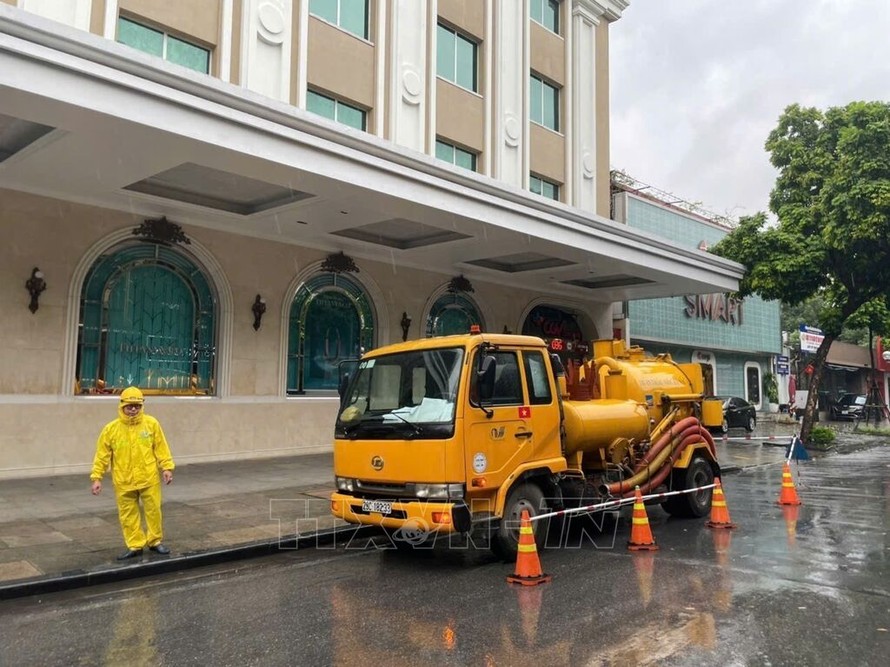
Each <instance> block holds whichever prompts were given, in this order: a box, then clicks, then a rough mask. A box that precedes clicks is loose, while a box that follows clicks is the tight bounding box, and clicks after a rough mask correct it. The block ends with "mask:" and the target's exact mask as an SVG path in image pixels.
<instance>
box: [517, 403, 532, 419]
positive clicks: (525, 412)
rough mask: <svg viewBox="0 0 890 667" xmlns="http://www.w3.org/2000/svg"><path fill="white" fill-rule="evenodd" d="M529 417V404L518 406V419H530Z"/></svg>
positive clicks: (530, 413)
mask: <svg viewBox="0 0 890 667" xmlns="http://www.w3.org/2000/svg"><path fill="white" fill-rule="evenodd" d="M531 417H532V409H531V408H530V407H529V406H527V405H523V406H521V407H520V408H519V418H520V419H531Z"/></svg>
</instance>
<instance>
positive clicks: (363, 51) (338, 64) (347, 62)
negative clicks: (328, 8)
mask: <svg viewBox="0 0 890 667" xmlns="http://www.w3.org/2000/svg"><path fill="white" fill-rule="evenodd" d="M308 48H309V52H308V53H309V55H308V62H307V67H308V80H309V86H310V87H312V88H318V89H320V91H322V92H325V91H326V92H329V93H331V94H333V95H334V96H336V97H338V98H342V99H343V100H344V101H347V102H348V101H352V102H355V103H357V104H358V105H360V106H362V107H364V108H365V109H369V110H372V109H373V108H374V92H375V86H374V84H375V74H374V72H375V68H374V61H375V47H374V46H373V45H372V44H369V43H368V42H366V41H364V40H363V39H358V38H357V37H355V36H354V35H351V34H349V33H347V32H345V31H343V30H338V29H337V28H335V27H334V26H332V25H329V24H328V23H325V22H324V21H320V20H318V19H317V18H315V17H314V16H310V17H309V40H308ZM368 127H371V125H370V123H369V125H368Z"/></svg>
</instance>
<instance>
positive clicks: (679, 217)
mask: <svg viewBox="0 0 890 667" xmlns="http://www.w3.org/2000/svg"><path fill="white" fill-rule="evenodd" d="M652 192H656V190H655V189H654V188H651V187H648V186H644V185H642V184H639V183H635V182H633V181H632V179H628V178H627V177H622V175H620V174H616V176H615V178H614V179H613V197H614V201H613V206H614V214H615V219H616V220H618V221H621V222H625V223H626V224H627V225H628V226H629V227H631V228H633V229H637V230H640V231H644V232H647V233H652V234H658V235H660V236H662V237H663V238H664V239H665V241H666V242H667V243H670V244H676V245H679V246H686V247H692V248H698V249H700V250H703V251H706V250H707V249H708V248H709V247H711V246H713V245H715V244H716V243H717V242H718V241H720V239H722V238H723V237H724V236H726V234H728V233H729V231H730V229H731V228H730V227H729V226H727V223H725V222H723V221H720V220H718V219H713V218H708V217H706V216H703V215H701V214H698V213H695V212H693V211H690V210H684V209H683V208H680V207H678V206H676V205H673V204H670V203H666V201H665V199H667V198H666V197H659V196H657V195H656V196H653V195H652V194H650V193H652ZM667 201H671V200H670V199H668V200H667ZM673 201H674V202H676V198H673ZM624 307H625V308H626V311H627V327H628V337H629V339H630V341H631V343H634V344H638V345H641V346H643V347H644V348H654V349H657V350H658V351H660V352H669V353H670V354H671V355H672V356H673V358H674V359H675V360H677V361H681V362H688V361H693V362H698V363H701V364H704V365H705V367H706V368H707V369H709V371H708V375H710V384H711V388H712V393H713V394H715V395H720V396H740V397H742V398H745V399H747V400H748V401H750V402H751V403H753V404H754V405H756V406H757V409H758V410H762V411H766V410H767V409H768V401H767V397H766V394H765V391H764V378H765V376H766V374H767V373H772V374H776V373H777V368H776V357H777V355H779V354H780V353H781V352H782V347H781V346H782V334H781V322H780V311H779V303H778V302H774V301H764V300H763V299H761V298H760V297H758V296H750V297H746V298H745V299H744V300H741V299H735V298H733V297H731V296H729V295H728V294H726V293H725V292H711V293H706V294H683V295H677V296H672V297H669V298H662V299H643V300H636V301H629V302H627V303H626V304H625V306H624ZM779 372H780V373H781V370H779ZM785 378H786V379H782V380H778V379H777V383H778V384H779V386H780V388H781V389H784V390H785V392H786V395H787V373H786V376H785ZM780 400H781V392H780Z"/></svg>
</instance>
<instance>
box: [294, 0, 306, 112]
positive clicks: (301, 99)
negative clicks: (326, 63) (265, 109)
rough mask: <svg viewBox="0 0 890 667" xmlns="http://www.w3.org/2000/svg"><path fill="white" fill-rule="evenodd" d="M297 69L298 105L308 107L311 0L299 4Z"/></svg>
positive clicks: (295, 80)
mask: <svg viewBox="0 0 890 667" xmlns="http://www.w3.org/2000/svg"><path fill="white" fill-rule="evenodd" d="M297 11H298V12H299V14H298V15H297V48H298V49H299V51H300V52H299V53H298V54H297V71H296V72H295V73H294V74H295V75H296V76H295V77H294V85H295V86H296V87H297V106H298V107H300V108H301V109H305V108H306V91H307V89H308V86H309V0H303V1H302V2H300V3H298V4H297Z"/></svg>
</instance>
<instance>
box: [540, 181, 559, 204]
mask: <svg viewBox="0 0 890 667" xmlns="http://www.w3.org/2000/svg"><path fill="white" fill-rule="evenodd" d="M542 192H543V194H544V196H545V197H549V198H550V199H554V200H558V199H559V186H558V185H556V184H555V183H547V182H546V181H544V187H543V189H542Z"/></svg>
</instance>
